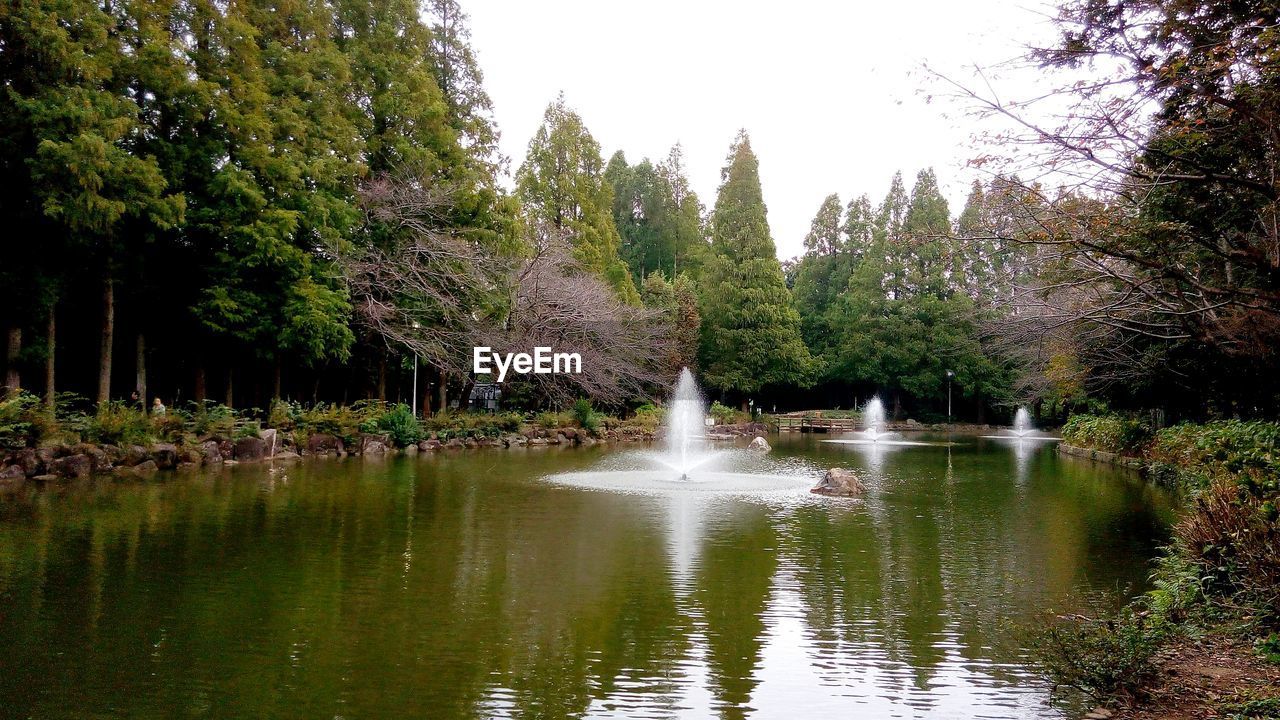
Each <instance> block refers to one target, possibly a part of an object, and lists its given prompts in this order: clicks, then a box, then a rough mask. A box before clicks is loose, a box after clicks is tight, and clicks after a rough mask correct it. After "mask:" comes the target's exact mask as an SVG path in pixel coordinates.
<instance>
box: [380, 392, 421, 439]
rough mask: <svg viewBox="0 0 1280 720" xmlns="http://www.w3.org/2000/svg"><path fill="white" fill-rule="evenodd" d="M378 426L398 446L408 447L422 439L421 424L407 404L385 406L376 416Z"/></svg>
mask: <svg viewBox="0 0 1280 720" xmlns="http://www.w3.org/2000/svg"><path fill="white" fill-rule="evenodd" d="M378 428H379V429H380V430H382V431H383V432H385V433H386V434H387V435H388V436H390V438H391V441H392V442H393V443H395V444H396V445H397V446H398V447H408V446H410V445H413V444H415V443H417V442H418V441H419V440H421V439H422V425H420V424H419V423H418V418H417V417H415V416H414V414H413V410H411V409H409V406H408V405H405V404H404V403H400V404H397V405H392V406H391V407H390V408H387V411H386V412H384V413H382V416H381V417H379V418H378Z"/></svg>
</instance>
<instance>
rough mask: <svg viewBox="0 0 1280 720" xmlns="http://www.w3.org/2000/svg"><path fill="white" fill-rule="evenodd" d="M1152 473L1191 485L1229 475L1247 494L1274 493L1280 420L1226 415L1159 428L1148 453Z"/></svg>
mask: <svg viewBox="0 0 1280 720" xmlns="http://www.w3.org/2000/svg"><path fill="white" fill-rule="evenodd" d="M1148 458H1149V459H1150V460H1151V462H1152V465H1153V469H1155V470H1156V472H1157V473H1158V474H1162V475H1164V476H1165V477H1168V478H1170V479H1173V480H1175V481H1176V482H1178V483H1179V484H1183V485H1187V486H1190V487H1192V488H1200V489H1203V488H1206V487H1208V486H1209V484H1210V483H1211V482H1213V481H1214V480H1218V479H1227V480H1235V481H1236V482H1238V483H1240V484H1241V485H1242V486H1243V487H1244V488H1245V489H1246V490H1248V491H1249V492H1250V493H1251V494H1256V495H1274V494H1275V492H1276V482H1277V479H1278V478H1280V424H1277V423H1269V422H1241V421H1239V420H1228V421H1220V422H1212V423H1208V424H1205V425H1192V424H1182V425H1175V426H1173V427H1170V428H1165V429H1164V430H1161V431H1160V432H1159V433H1157V434H1156V436H1155V441H1154V442H1152V443H1151V449H1150V451H1149V452H1148Z"/></svg>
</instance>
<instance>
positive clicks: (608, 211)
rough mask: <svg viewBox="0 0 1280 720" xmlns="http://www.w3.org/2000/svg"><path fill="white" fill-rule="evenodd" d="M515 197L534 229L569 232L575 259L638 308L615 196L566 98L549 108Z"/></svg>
mask: <svg viewBox="0 0 1280 720" xmlns="http://www.w3.org/2000/svg"><path fill="white" fill-rule="evenodd" d="M516 192H517V196H518V197H519V199H520V202H521V204H522V205H523V207H524V211H525V212H526V213H527V215H528V216H529V223H530V224H531V225H537V224H547V225H549V226H551V227H553V228H556V229H557V230H564V231H566V232H568V234H569V237H570V238H571V243H572V245H573V256H574V259H575V260H577V261H578V263H579V264H581V265H582V266H583V267H584V268H585V269H586V270H588V271H590V272H594V273H597V274H599V275H600V276H601V277H603V278H605V281H606V282H607V283H608V284H609V285H610V287H613V288H614V290H615V291H616V292H617V293H618V296H619V297H620V298H622V299H623V300H624V301H625V302H630V303H635V302H639V298H640V296H639V294H638V293H637V292H636V288H635V283H634V282H632V280H631V274H630V272H629V271H628V270H627V266H626V263H624V262H623V261H622V260H621V258H619V257H618V246H619V245H620V243H621V239H620V238H619V236H618V229H617V227H616V226H615V225H614V221H613V192H612V190H611V189H610V187H609V186H608V184H607V183H606V182H605V181H604V160H603V159H602V158H601V157H600V144H599V143H597V142H596V141H595V138H593V137H591V133H590V132H588V131H587V128H586V126H585V125H584V124H583V122H582V118H581V117H579V116H578V114H577V113H575V112H573V111H572V110H570V109H569V107H568V106H567V105H565V102H564V97H563V96H561V97H560V98H558V99H557V100H556V101H555V102H553V103H551V104H550V105H548V106H547V110H546V113H544V115H543V122H542V126H541V127H539V128H538V132H537V133H536V134H535V135H534V136H533V139H532V140H530V141H529V152H528V155H527V156H526V157H525V161H524V163H523V164H522V165H521V166H520V169H519V170H518V171H517V172H516Z"/></svg>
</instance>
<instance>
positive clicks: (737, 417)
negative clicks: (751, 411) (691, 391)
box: [707, 400, 751, 425]
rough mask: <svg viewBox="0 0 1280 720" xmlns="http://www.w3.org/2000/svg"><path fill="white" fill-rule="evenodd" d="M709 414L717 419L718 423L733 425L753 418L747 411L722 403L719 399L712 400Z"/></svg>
mask: <svg viewBox="0 0 1280 720" xmlns="http://www.w3.org/2000/svg"><path fill="white" fill-rule="evenodd" d="M707 414H708V415H710V416H711V417H712V418H714V419H715V421H716V424H717V425H733V424H735V423H740V422H746V421H748V420H750V419H751V416H750V415H748V414H747V413H744V412H742V411H741V410H739V409H737V408H731V407H729V406H728V405H722V404H721V403H720V401H719V400H714V401H712V403H711V407H710V408H709V409H708V410H707Z"/></svg>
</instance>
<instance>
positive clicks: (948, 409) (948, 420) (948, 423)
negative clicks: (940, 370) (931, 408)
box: [947, 370, 956, 429]
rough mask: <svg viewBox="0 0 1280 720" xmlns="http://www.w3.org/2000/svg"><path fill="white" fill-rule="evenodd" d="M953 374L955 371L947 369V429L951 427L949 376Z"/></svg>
mask: <svg viewBox="0 0 1280 720" xmlns="http://www.w3.org/2000/svg"><path fill="white" fill-rule="evenodd" d="M955 376H956V374H955V373H953V372H951V371H950V370H948V371H947V427H948V429H950V427H951V378H953V377H955Z"/></svg>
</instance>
